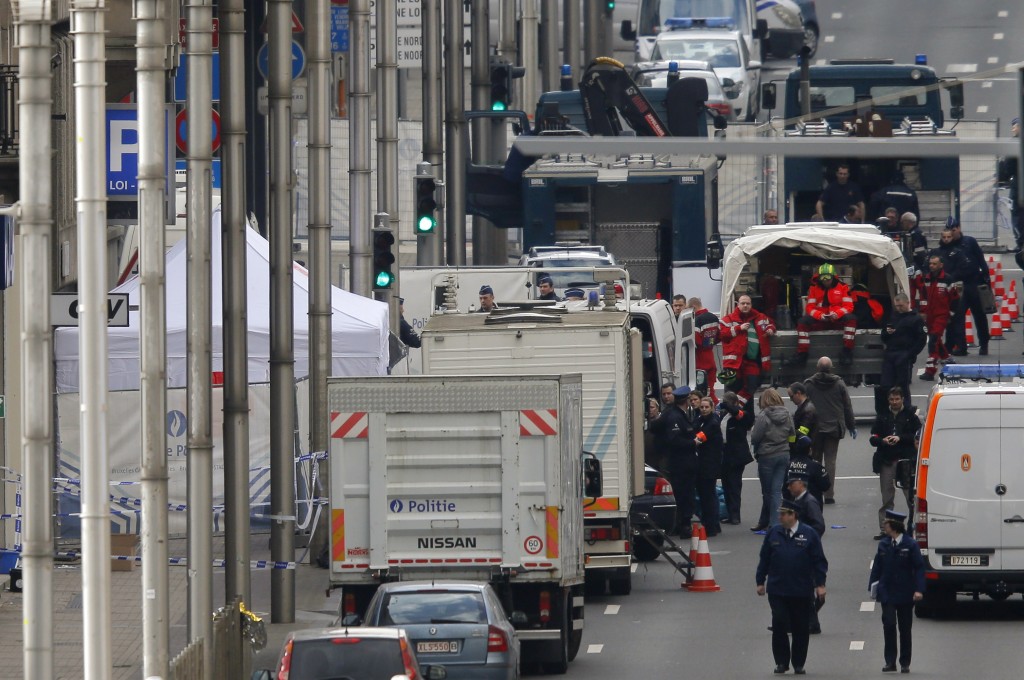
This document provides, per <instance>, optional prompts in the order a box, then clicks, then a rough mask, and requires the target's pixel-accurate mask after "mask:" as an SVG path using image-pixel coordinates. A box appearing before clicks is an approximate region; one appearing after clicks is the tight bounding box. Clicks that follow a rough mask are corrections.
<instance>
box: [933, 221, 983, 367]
mask: <svg viewBox="0 0 1024 680" xmlns="http://www.w3.org/2000/svg"><path fill="white" fill-rule="evenodd" d="M932 255H938V256H939V257H940V258H942V268H943V270H945V272H946V276H948V277H949V280H950V281H951V282H952V284H951V285H953V286H954V288H956V290H957V295H962V294H963V286H964V284H963V279H964V276H965V275H966V272H967V271H968V269H969V268H970V264H969V263H968V261H967V255H966V254H965V253H964V249H963V245H962V244H961V243H960V242H959V241H954V240H953V230H952V229H950V228H949V227H947V228H945V229H943V230H942V232H941V234H940V235H939V247H938V248H936V249H935V250H934V251H932ZM983 322H984V323H985V332H986V333H988V318H987V317H986V318H985V319H984V320H983ZM975 327H977V319H975ZM946 347H947V348H948V349H949V352H950V354H952V355H953V356H958V357H965V356H967V338H966V334H965V329H964V318H963V310H962V308H961V305H960V304H956V305H954V306H953V308H952V309H950V314H949V324H948V325H947V326H946Z"/></svg>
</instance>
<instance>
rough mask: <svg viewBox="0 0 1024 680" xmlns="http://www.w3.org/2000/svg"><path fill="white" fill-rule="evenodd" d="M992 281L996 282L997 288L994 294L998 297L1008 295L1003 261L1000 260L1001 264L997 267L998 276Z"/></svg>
mask: <svg viewBox="0 0 1024 680" xmlns="http://www.w3.org/2000/svg"><path fill="white" fill-rule="evenodd" d="M992 281H994V282H995V289H994V290H993V291H992V294H993V295H995V296H996V297H1006V283H1005V282H1004V281H1003V263H1002V262H1000V263H999V266H998V267H996V276H995V278H994V279H992Z"/></svg>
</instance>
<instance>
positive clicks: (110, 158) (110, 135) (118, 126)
mask: <svg viewBox="0 0 1024 680" xmlns="http://www.w3.org/2000/svg"><path fill="white" fill-rule="evenodd" d="M164 111H165V113H164V140H165V143H166V144H167V153H166V161H167V171H166V173H167V177H168V180H167V191H168V192H170V191H171V180H170V177H171V176H172V172H171V170H172V168H173V167H174V166H173V162H174V147H173V146H172V145H171V131H172V129H173V128H172V126H173V125H174V112H173V111H174V109H173V107H172V106H171V105H168V106H167V107H166V108H165V109H164ZM105 116H106V117H105V125H104V127H105V132H106V153H107V158H106V165H107V198H111V199H114V200H120V201H125V200H127V201H133V200H137V199H138V194H139V184H138V175H139V111H138V107H137V106H136V105H135V104H107V107H106V112H105ZM169 195H173V194H170V193H169Z"/></svg>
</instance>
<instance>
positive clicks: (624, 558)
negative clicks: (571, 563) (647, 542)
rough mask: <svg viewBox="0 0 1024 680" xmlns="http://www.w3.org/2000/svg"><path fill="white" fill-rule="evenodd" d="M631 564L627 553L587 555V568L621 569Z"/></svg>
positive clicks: (631, 558)
mask: <svg viewBox="0 0 1024 680" xmlns="http://www.w3.org/2000/svg"><path fill="white" fill-rule="evenodd" d="M632 564H633V556H632V555H630V554H629V553H624V554H617V555H587V564H586V568H587V569H621V568H622V567H629V566H631V565H632Z"/></svg>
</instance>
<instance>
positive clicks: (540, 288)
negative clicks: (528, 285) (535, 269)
mask: <svg viewBox="0 0 1024 680" xmlns="http://www.w3.org/2000/svg"><path fill="white" fill-rule="evenodd" d="M537 299H538V300H551V301H553V302H560V301H561V300H562V298H560V297H558V295H556V294H555V282H554V281H553V280H552V279H551V277H550V276H548V275H547V274H541V276H540V278H539V279H537Z"/></svg>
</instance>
